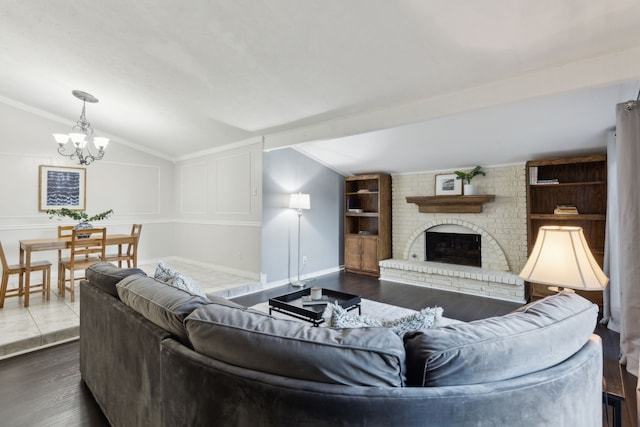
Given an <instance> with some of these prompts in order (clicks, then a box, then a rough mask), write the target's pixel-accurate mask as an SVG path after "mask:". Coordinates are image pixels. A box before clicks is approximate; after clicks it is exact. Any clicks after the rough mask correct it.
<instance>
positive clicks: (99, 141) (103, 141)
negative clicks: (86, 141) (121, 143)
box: [93, 136, 109, 150]
mask: <svg viewBox="0 0 640 427" xmlns="http://www.w3.org/2000/svg"><path fill="white" fill-rule="evenodd" d="M93 144H94V145H95V146H96V148H97V149H98V150H104V149H105V148H107V144H109V138H105V137H104V136H95V137H93Z"/></svg>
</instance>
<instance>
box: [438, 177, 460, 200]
mask: <svg viewBox="0 0 640 427" xmlns="http://www.w3.org/2000/svg"><path fill="white" fill-rule="evenodd" d="M461 194H462V180H460V179H457V176H456V174H455V173H448V174H442V175H436V196H459V195H461Z"/></svg>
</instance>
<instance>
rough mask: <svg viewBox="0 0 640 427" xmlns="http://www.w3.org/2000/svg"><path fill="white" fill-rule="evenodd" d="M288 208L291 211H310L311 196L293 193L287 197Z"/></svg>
mask: <svg viewBox="0 0 640 427" xmlns="http://www.w3.org/2000/svg"><path fill="white" fill-rule="evenodd" d="M289 208H291V209H298V210H302V209H311V196H309V195H308V194H303V193H293V194H291V197H289Z"/></svg>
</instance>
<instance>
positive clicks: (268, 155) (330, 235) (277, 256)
mask: <svg viewBox="0 0 640 427" xmlns="http://www.w3.org/2000/svg"><path fill="white" fill-rule="evenodd" d="M262 161H263V177H262V196H263V204H262V273H263V274H266V275H267V281H268V282H269V283H270V284H271V283H276V282H281V283H288V282H289V277H291V278H293V279H295V278H296V277H297V265H298V264H297V256H298V253H297V245H298V242H297V235H298V216H297V213H296V211H294V210H292V209H288V205H289V195H290V194H291V193H297V192H302V193H308V194H310V196H311V209H310V210H305V211H303V215H302V218H301V223H300V224H301V225H300V227H301V233H300V234H301V243H300V253H301V255H302V256H306V257H307V258H308V262H307V264H306V265H304V266H303V265H302V261H301V263H300V265H301V268H302V274H301V277H311V276H317V275H321V274H324V273H328V272H331V271H337V270H338V269H340V268H341V266H342V264H343V260H344V251H343V244H342V242H343V239H342V235H343V215H342V211H343V204H344V180H343V176H342V175H340V174H338V173H336V172H334V171H333V170H331V169H329V168H327V167H325V166H323V165H321V164H319V163H318V162H316V161H314V160H312V159H310V158H308V157H306V156H304V155H302V154H300V153H299V152H297V151H295V150H292V149H282V150H274V151H270V152H265V153H264V154H263V159H262Z"/></svg>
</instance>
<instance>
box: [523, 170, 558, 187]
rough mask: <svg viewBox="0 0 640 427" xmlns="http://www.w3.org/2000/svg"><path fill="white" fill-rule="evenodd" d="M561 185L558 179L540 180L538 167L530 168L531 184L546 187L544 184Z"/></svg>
mask: <svg viewBox="0 0 640 427" xmlns="http://www.w3.org/2000/svg"><path fill="white" fill-rule="evenodd" d="M559 183H560V180H559V179H558V178H548V179H541V178H538V167H537V166H531V167H529V184H531V185H544V184H559Z"/></svg>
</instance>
